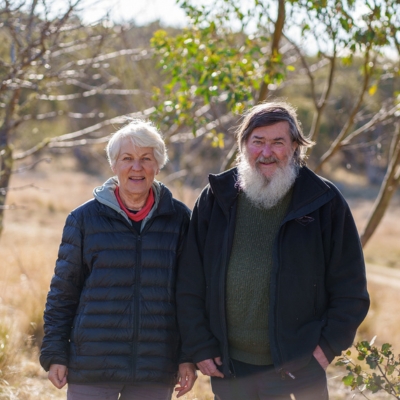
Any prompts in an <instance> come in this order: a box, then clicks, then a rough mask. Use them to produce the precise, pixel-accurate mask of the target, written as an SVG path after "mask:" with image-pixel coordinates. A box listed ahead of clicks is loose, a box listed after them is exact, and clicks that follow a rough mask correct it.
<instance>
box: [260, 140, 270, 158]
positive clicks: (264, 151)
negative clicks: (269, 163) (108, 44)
mask: <svg viewBox="0 0 400 400" xmlns="http://www.w3.org/2000/svg"><path fill="white" fill-rule="evenodd" d="M262 155H263V157H270V156H271V155H272V150H271V145H270V144H268V143H266V144H265V145H264V147H263V149H262Z"/></svg>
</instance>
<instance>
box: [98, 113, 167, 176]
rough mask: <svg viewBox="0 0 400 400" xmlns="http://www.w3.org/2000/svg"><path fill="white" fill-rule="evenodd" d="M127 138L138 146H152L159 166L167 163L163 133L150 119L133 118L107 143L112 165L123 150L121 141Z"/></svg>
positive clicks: (108, 157)
mask: <svg viewBox="0 0 400 400" xmlns="http://www.w3.org/2000/svg"><path fill="white" fill-rule="evenodd" d="M126 138H127V139H129V140H131V141H132V143H133V145H134V146H136V147H152V148H153V151H154V157H155V159H156V161H157V164H158V168H160V169H161V168H162V167H163V166H164V165H165V164H166V163H167V161H168V156H167V149H166V148H165V143H164V140H163V138H162V136H161V133H160V132H159V131H158V130H157V128H156V127H155V126H154V125H153V123H152V122H150V121H144V120H141V119H132V120H130V121H129V123H128V124H127V125H125V126H124V127H123V128H121V129H119V130H118V131H117V132H115V133H114V134H113V135H112V137H111V139H110V140H109V141H108V143H107V147H106V152H107V159H108V162H109V163H110V165H111V167H113V166H114V165H115V162H116V161H117V158H118V155H119V153H120V151H121V143H122V141H123V140H124V139H126Z"/></svg>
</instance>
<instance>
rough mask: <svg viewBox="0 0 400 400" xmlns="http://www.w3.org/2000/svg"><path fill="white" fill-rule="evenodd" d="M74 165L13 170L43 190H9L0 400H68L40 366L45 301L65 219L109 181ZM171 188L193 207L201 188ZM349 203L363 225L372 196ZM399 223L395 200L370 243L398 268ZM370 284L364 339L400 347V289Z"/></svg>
mask: <svg viewBox="0 0 400 400" xmlns="http://www.w3.org/2000/svg"><path fill="white" fill-rule="evenodd" d="M73 167H74V166H73V165H72V164H71V161H68V160H64V161H63V164H61V165H57V166H52V165H50V166H48V165H44V166H39V167H38V168H37V170H36V171H34V172H29V173H26V174H24V175H17V176H14V177H13V180H12V182H11V186H13V187H20V186H24V185H29V184H34V185H36V186H37V187H39V188H40V189H33V188H30V189H26V190H15V191H10V193H9V200H8V203H9V204H12V203H14V204H16V205H18V206H20V207H24V208H19V209H17V210H13V211H8V212H6V217H5V228H4V231H3V235H2V237H1V238H0V260H1V266H0V370H1V375H0V399H2V398H4V399H20V400H31V399H32V400H33V399H65V390H61V391H59V390H57V389H55V388H54V387H53V386H52V385H51V384H50V383H49V382H48V380H47V379H46V374H45V373H44V371H42V370H41V368H40V366H39V363H38V361H37V360H38V354H37V351H38V350H37V346H36V343H37V342H40V340H41V335H42V313H43V307H44V303H45V297H46V294H47V291H48V287H49V282H50V278H51V276H52V274H53V268H54V261H55V259H56V256H57V249H58V245H59V243H60V239H61V231H62V227H63V224H64V221H65V218H66V216H67V214H68V212H69V211H70V210H72V209H73V208H75V207H76V206H78V205H79V204H81V203H83V202H84V201H86V200H88V199H90V198H91V197H92V189H93V187H95V186H97V185H99V184H101V183H102V182H103V179H101V178H99V177H94V176H88V175H85V174H83V173H80V172H71V169H73ZM173 192H174V195H175V196H176V197H177V198H179V199H181V200H182V201H184V202H185V203H186V204H188V205H189V206H193V204H194V201H195V198H196V197H197V195H198V194H199V190H196V191H194V190H188V189H186V188H184V187H175V188H174V189H173ZM397 201H398V200H397ZM351 205H352V206H353V210H354V214H355V217H356V220H357V223H358V225H359V226H362V225H363V223H364V221H365V219H366V217H367V214H368V211H369V209H370V207H371V201H367V200H354V201H351ZM399 221H400V210H399V207H398V203H395V206H393V207H391V209H390V210H389V213H388V214H387V215H386V217H385V219H384V221H383V223H382V225H381V226H380V227H379V229H378V232H377V233H376V234H375V236H374V237H373V238H372V239H371V242H370V243H369V244H368V246H367V248H366V251H365V254H366V259H367V261H369V262H373V263H375V264H384V265H387V266H391V267H398V268H400V264H399V263H400V261H399V260H400V246H398V238H399V237H400V224H399V223H398V222H399ZM369 289H370V292H371V297H372V307H371V312H370V314H369V315H368V317H367V319H366V321H365V322H364V323H363V325H362V326H361V328H360V331H359V334H360V338H362V339H370V338H372V336H374V335H375V334H376V335H378V340H379V342H385V341H389V342H390V343H392V344H393V345H394V347H395V349H400V329H399V326H398V322H397V315H399V309H398V308H399V307H400V294H399V293H398V291H396V290H395V289H388V288H385V287H382V286H380V285H376V284H370V285H369ZM343 374H344V371H340V370H337V369H335V368H334V367H330V369H329V376H330V378H331V379H330V381H329V382H330V384H329V385H330V388H331V392H332V391H333V392H332V396H331V398H332V399H333V400H335V399H345V398H351V395H350V394H349V392H348V391H347V390H346V389H345V388H344V387H343V385H342V384H341V382H340V377H337V375H343ZM185 398H186V400H194V399H197V400H209V399H212V398H213V396H212V394H211V391H210V388H209V382H208V379H207V378H206V377H203V376H200V377H199V379H198V381H197V383H196V386H195V388H194V389H193V391H192V392H191V393H190V394H189V395H187V396H186V397H185ZM356 398H357V397H356ZM373 398H374V399H375V398H378V397H377V396H374V397H373Z"/></svg>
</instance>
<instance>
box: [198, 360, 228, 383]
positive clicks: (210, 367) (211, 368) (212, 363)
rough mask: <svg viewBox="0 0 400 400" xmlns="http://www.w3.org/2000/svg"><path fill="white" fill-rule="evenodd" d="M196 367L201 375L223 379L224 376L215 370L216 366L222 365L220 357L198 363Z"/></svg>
mask: <svg viewBox="0 0 400 400" xmlns="http://www.w3.org/2000/svg"><path fill="white" fill-rule="evenodd" d="M196 365H197V367H198V368H199V370H200V371H201V373H202V374H203V375H207V376H215V377H217V378H223V377H224V374H223V373H222V372H221V371H219V370H218V368H217V365H222V361H221V357H215V358H214V359H212V358H209V359H208V360H204V361H200V362H198V363H197V364H196Z"/></svg>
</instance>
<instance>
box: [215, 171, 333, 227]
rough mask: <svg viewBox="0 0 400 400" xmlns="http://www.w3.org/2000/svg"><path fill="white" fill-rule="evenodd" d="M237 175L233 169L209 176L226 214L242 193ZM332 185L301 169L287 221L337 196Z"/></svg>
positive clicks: (305, 213)
mask: <svg viewBox="0 0 400 400" xmlns="http://www.w3.org/2000/svg"><path fill="white" fill-rule="evenodd" d="M237 174H238V173H237V168H232V169H230V170H228V171H225V172H222V173H220V174H216V175H214V174H210V175H209V176H208V179H209V182H210V187H211V190H212V192H213V194H214V196H215V198H216V200H217V202H218V204H219V205H220V207H221V208H222V209H223V210H224V212H225V213H228V212H229V209H230V207H231V206H232V205H233V204H234V203H235V201H236V198H237V195H238V194H239V192H240V189H239V188H238V186H237V179H238V177H237ZM330 185H332V184H331V183H330V182H329V181H327V180H325V179H324V178H321V177H319V176H318V175H316V174H315V173H314V172H312V171H311V170H310V169H309V168H307V167H301V168H300V170H299V175H298V176H297V178H296V180H295V183H294V187H293V196H292V201H291V205H290V206H289V212H288V214H287V216H286V218H285V221H287V220H290V219H295V218H299V217H301V216H304V215H307V214H309V213H310V212H312V211H314V210H315V209H317V208H319V207H321V206H322V205H323V204H325V203H327V202H329V201H330V200H331V199H332V198H333V197H334V196H335V195H336V193H335V191H334V190H332V188H331V187H330Z"/></svg>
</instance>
